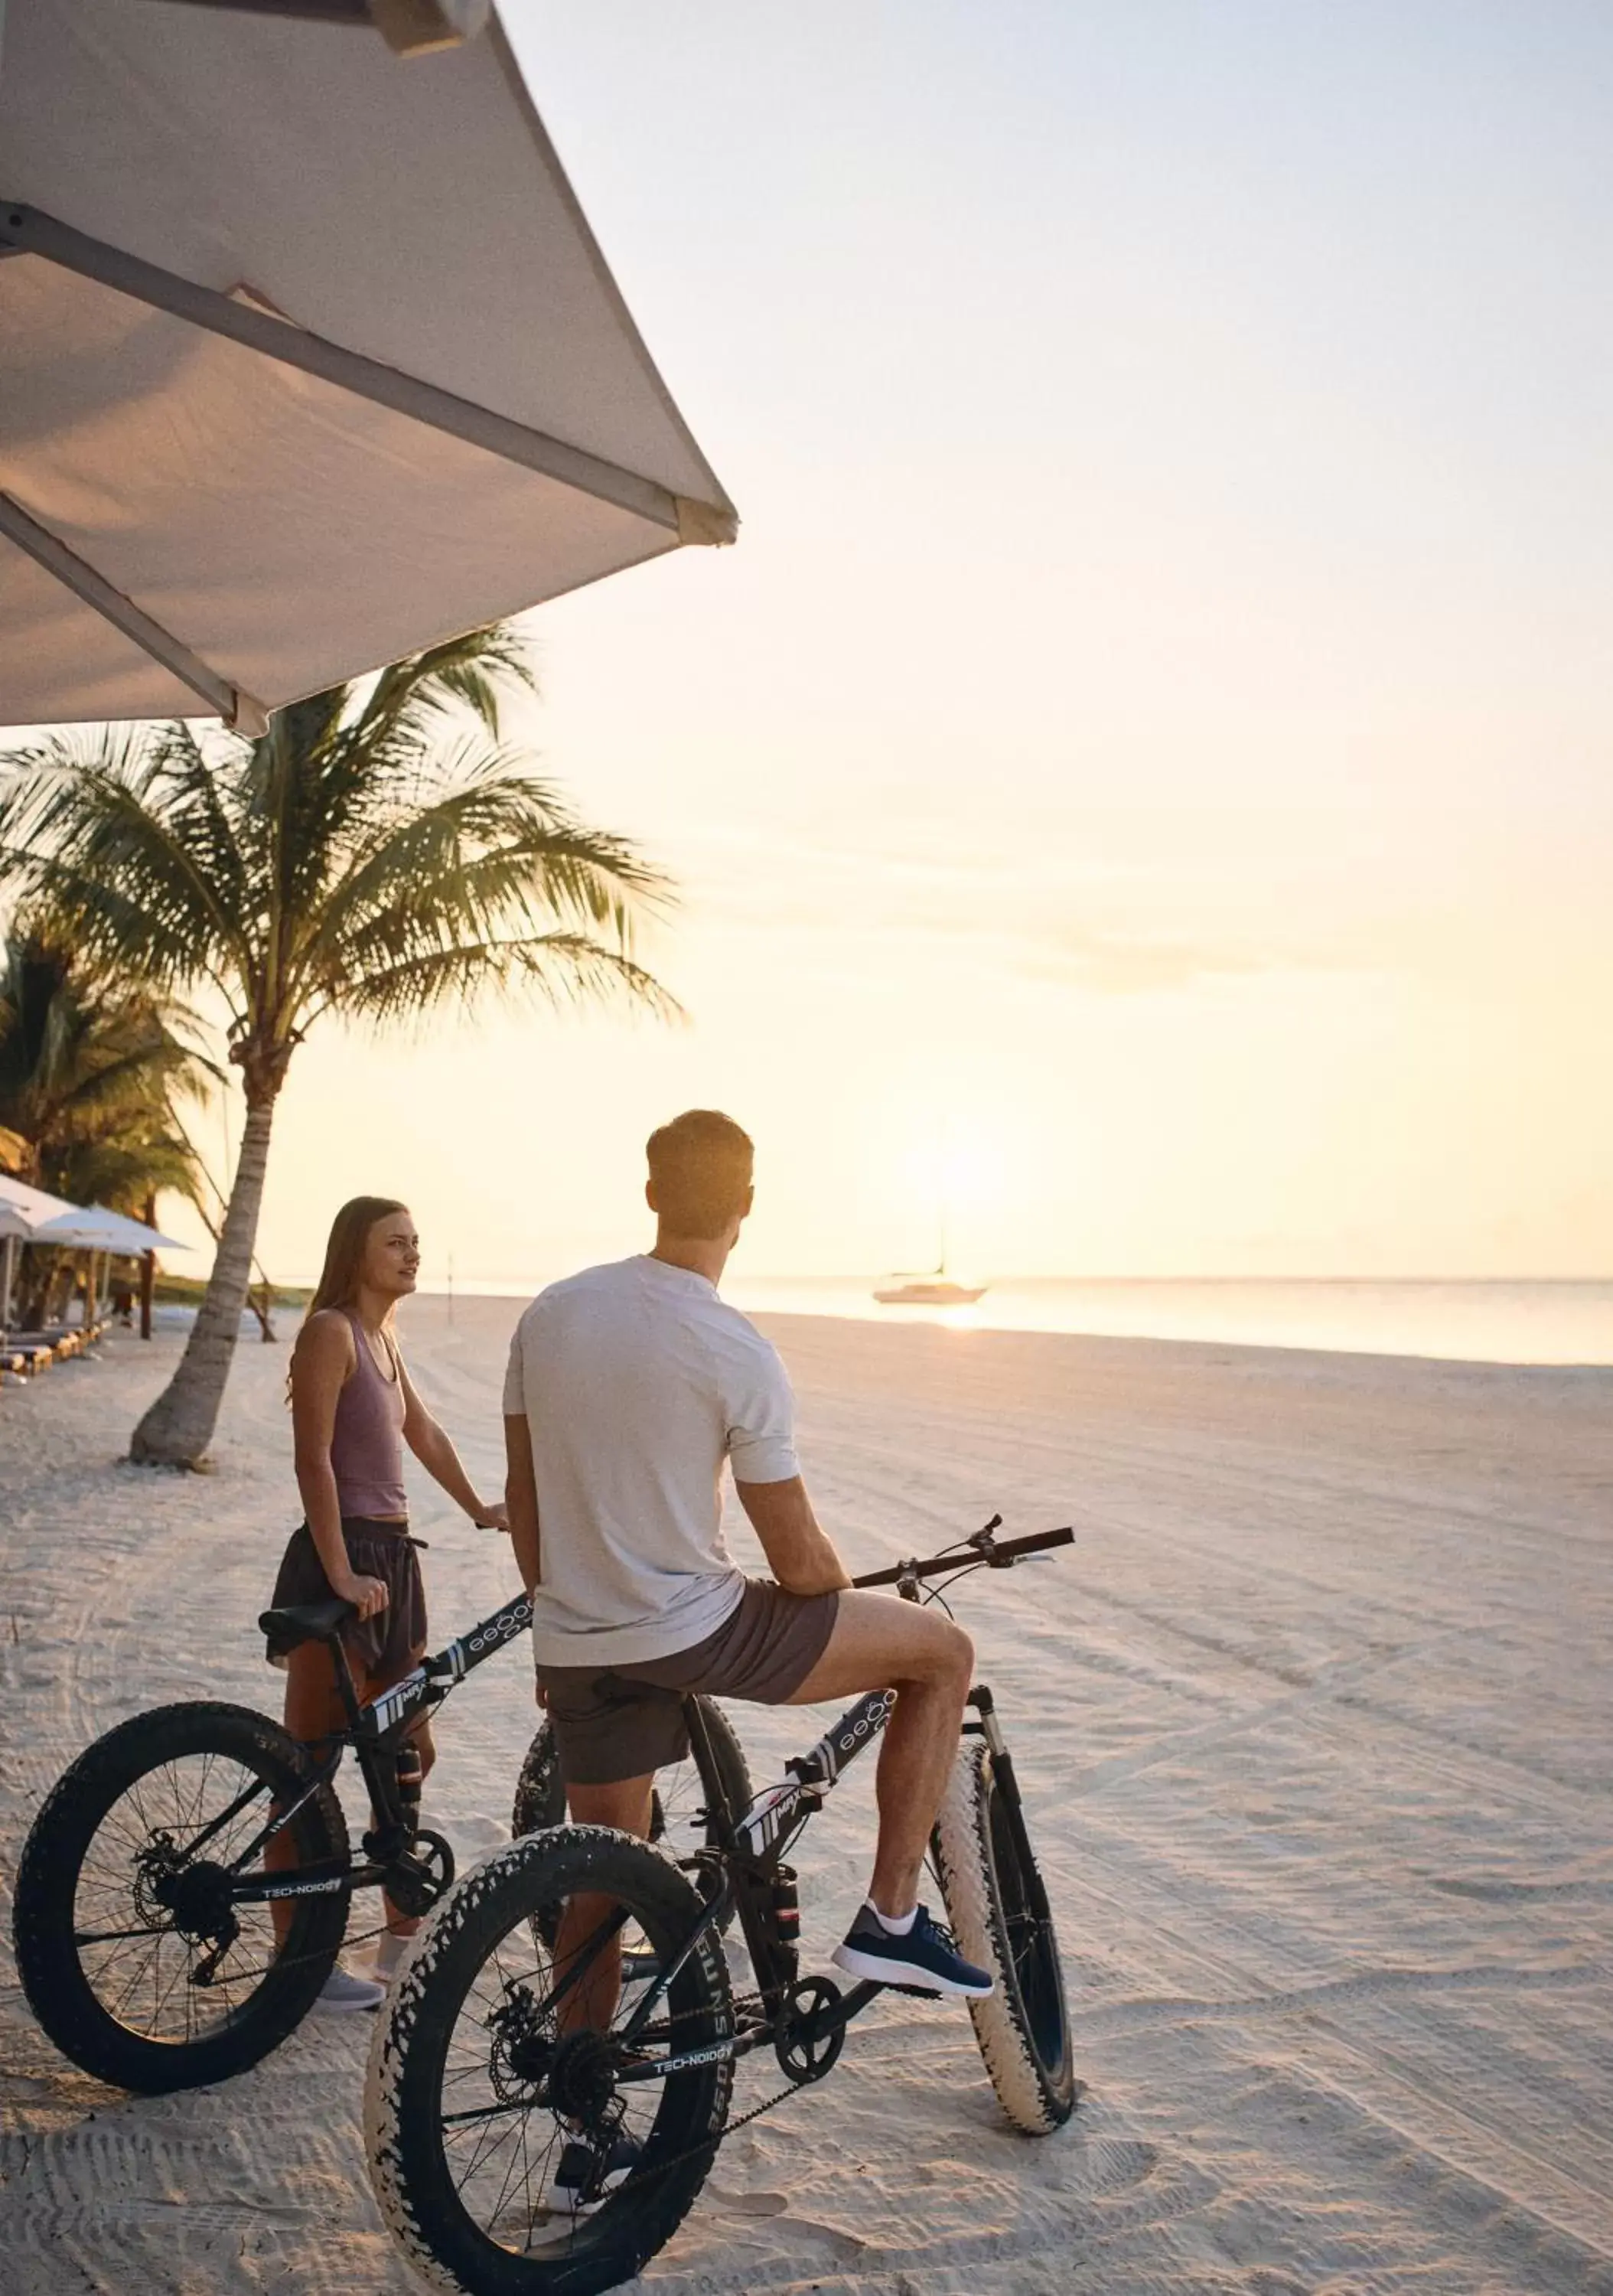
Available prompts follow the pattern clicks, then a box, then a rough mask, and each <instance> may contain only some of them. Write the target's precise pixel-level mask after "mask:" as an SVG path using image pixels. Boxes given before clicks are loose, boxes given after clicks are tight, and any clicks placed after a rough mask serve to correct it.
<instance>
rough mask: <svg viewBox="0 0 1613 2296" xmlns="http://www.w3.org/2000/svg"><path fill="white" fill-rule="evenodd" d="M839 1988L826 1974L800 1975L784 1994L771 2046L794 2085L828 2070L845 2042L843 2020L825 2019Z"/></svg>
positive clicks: (836, 2003)
mask: <svg viewBox="0 0 1613 2296" xmlns="http://www.w3.org/2000/svg"><path fill="white" fill-rule="evenodd" d="M840 1998H841V1996H840V1989H839V1986H838V1985H836V1984H835V1983H834V1982H833V1980H831V1979H830V1978H827V1977H803V1978H800V1979H799V1980H798V1981H797V1982H796V1983H795V1984H794V1985H792V1986H791V1987H790V1990H789V1992H788V1993H787V1994H786V1995H785V1997H784V2005H783V2007H782V2009H781V2010H780V2012H779V2016H778V2022H777V2024H776V2026H775V2027H774V2035H773V2046H774V2052H775V2053H776V2054H777V2057H778V2061H779V2065H780V2067H781V2069H782V2071H783V2073H784V2076H785V2078H786V2079H788V2080H790V2081H791V2082H792V2083H793V2084H794V2085H795V2087H797V2088H805V2087H806V2084H807V2083H808V2082H809V2081H819V2080H822V2079H823V2076H824V2074H825V2073H827V2072H832V2071H833V2070H834V2067H835V2065H836V2064H837V2063H838V2062H839V2054H840V2051H841V2050H842V2049H843V2048H844V2047H845V2046H846V2027H845V2023H844V2021H840V2022H839V2023H835V2024H831V2023H830V2022H829V2020H830V2019H831V2017H832V2016H833V2014H834V2012H835V2011H836V2010H837V2009H838V2008H839V2005H840Z"/></svg>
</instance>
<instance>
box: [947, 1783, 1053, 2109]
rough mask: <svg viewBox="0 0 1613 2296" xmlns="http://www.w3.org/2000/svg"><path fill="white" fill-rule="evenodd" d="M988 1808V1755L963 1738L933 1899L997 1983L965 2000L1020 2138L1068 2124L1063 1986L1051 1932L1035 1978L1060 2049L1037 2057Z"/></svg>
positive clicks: (991, 1788)
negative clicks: (1051, 2012) (978, 1997)
mask: <svg viewBox="0 0 1613 2296" xmlns="http://www.w3.org/2000/svg"><path fill="white" fill-rule="evenodd" d="M994 1800H995V1785H994V1783H993V1779H992V1773H991V1750H990V1748H989V1747H988V1746H987V1744H986V1743H985V1741H984V1740H983V1739H979V1738H968V1739H965V1740H964V1742H963V1743H962V1745H961V1746H960V1747H959V1749H958V1758H957V1760H956V1761H955V1762H954V1764H953V1767H952V1775H951V1777H950V1778H949V1779H948V1781H947V1785H946V1794H945V1796H944V1798H943V1800H942V1802H941V1808H940V1811H939V1814H938V1816H937V1819H936V1849H937V1852H938V1865H939V1867H940V1874H941V1893H942V1895H943V1897H944V1898H946V1915H947V1919H948V1920H949V1921H950V1922H951V1923H952V1927H953V1931H954V1935H955V1936H956V1938H957V1940H958V1946H959V1949H960V1951H961V1952H962V1954H963V1956H964V1957H965V1958H966V1959H967V1960H970V1961H972V1962H974V1963H976V1964H978V1965H979V1966H980V1967H982V1968H984V1969H988V1970H989V1971H990V1972H991V1974H992V1976H993V1977H994V1978H995V1980H996V1989H995V1992H993V1993H992V1994H991V1995H990V1996H989V1997H988V1998H987V1999H986V2000H984V2001H971V2002H970V2005H969V2013H970V2018H971V2019H972V2021H973V2023H974V2029H975V2039H976V2040H977V2041H978V2044H979V2048H980V2054H981V2056H982V2057H983V2058H984V2059H985V2060H986V2070H987V2072H988V2073H989V2074H990V2076H991V2085H992V2087H993V2088H994V2089H995V2091H996V2093H997V2102H998V2103H1000V2104H1001V2106H1002V2107H1003V2112H1005V2113H1006V2114H1007V2115H1008V2118H1009V2119H1010V2120H1011V2121H1012V2122H1013V2124H1014V2126H1015V2128H1020V2129H1023V2130H1024V2131H1025V2133H1026V2135H1027V2136H1047V2135H1048V2134H1049V2133H1050V2132H1051V2131H1052V2129H1054V2128H1059V2127H1060V2125H1061V2124H1062V2123H1063V2122H1064V2121H1066V2120H1069V2116H1070V2114H1071V2113H1072V2112H1074V2111H1075V2108H1076V2097H1077V2087H1076V2080H1075V2071H1074V2066H1073V2064H1072V2062H1071V2053H1070V2042H1069V2015H1068V2013H1067V2011H1066V2008H1065V2002H1064V1978H1063V1973H1062V1972H1061V1970H1060V1966H1059V1949H1058V1945H1057V1942H1056V1941H1055V1939H1054V1938H1053V1936H1052V1930H1051V1927H1050V1929H1049V1931H1048V1932H1047V1934H1046V1937H1045V1939H1044V1948H1043V1949H1044V1955H1045V1956H1046V1960H1045V1963H1044V1969H1043V1971H1042V1977H1043V1981H1044V1984H1045V1985H1046V1986H1048V1987H1049V1988H1050V1989H1051V2000H1052V2004H1053V2005H1056V2011H1057V2017H1056V2022H1057V2026H1058V2029H1059V2035H1060V2040H1059V2046H1058V2047H1057V2049H1056V2051H1055V2050H1052V2049H1049V2050H1047V2051H1046V2053H1045V2054H1044V2049H1043V2048H1039V2047H1038V2046H1037V2041H1036V2032H1035V2029H1034V2024H1033V2020H1032V2018H1031V2016H1030V2014H1029V2012H1028V2005H1027V2004H1026V2002H1025V2000H1024V1998H1023V1997H1022V1995H1021V1993H1020V1989H1019V1977H1018V1973H1017V1972H1016V1970H1015V1967H1014V1961H1013V1954H1012V1950H1011V1943H1010V1939H1009V1933H1008V1925H1007V1922H1006V1919H1005V1908H1004V1894H1005V1885H1006V1886H1007V1888H1008V1889H1010V1890H1012V1892H1013V1894H1014V1895H1015V1896H1016V1897H1017V1896H1019V1894H1020V1892H1019V1890H1018V1889H1017V1888H1016V1887H1015V1884H1016V1882H1018V1879H1019V1877H1018V1876H1017V1875H1012V1874H1003V1875H1000V1874H999V1870H998V1859H999V1857H1003V1858H1004V1859H1007V1858H1011V1857H1014V1856H1015V1852H1014V1849H1013V1845H1012V1842H1011V1839H1009V1837H1008V1836H1007V1834H1006V1832H1005V1830H1004V1829H1003V1826H1002V1825H1000V1824H999V1825H998V1826H996V1827H995V1828H994V1826H993V1824H992V1805H993V1802H994Z"/></svg>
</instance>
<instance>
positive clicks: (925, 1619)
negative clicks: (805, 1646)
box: [790, 1592, 975, 1921]
mask: <svg viewBox="0 0 1613 2296" xmlns="http://www.w3.org/2000/svg"><path fill="white" fill-rule="evenodd" d="M974 1655H975V1653H974V1644H972V1643H971V1642H970V1639H969V1636H967V1635H966V1634H965V1633H964V1632H963V1629H962V1627H958V1626H954V1624H953V1622H952V1621H951V1620H950V1619H945V1618H943V1617H942V1616H941V1615H940V1614H939V1612H938V1611H929V1610H921V1609H920V1608H919V1607H918V1605H917V1604H916V1603H903V1602H899V1601H896V1600H893V1599H892V1597H891V1596H890V1595H874V1594H869V1593H867V1592H864V1593H862V1594H856V1593H852V1592H847V1593H845V1594H842V1595H841V1596H840V1601H839V1610H838V1611H837V1612H836V1615H835V1622H834V1631H833V1633H832V1634H831V1636H830V1637H829V1641H828V1644H827V1646H826V1647H825V1649H824V1652H823V1656H822V1657H821V1658H820V1659H819V1661H818V1662H817V1664H816V1665H815V1667H814V1668H813V1669H812V1672H811V1673H810V1674H809V1675H808V1676H807V1677H806V1681H805V1682H803V1683H802V1685H801V1686H800V1688H799V1689H798V1691H797V1692H796V1693H795V1695H794V1696H793V1698H791V1699H790V1705H791V1706H811V1705H815V1704H816V1703H817V1702H820V1701H821V1700H823V1699H826V1698H850V1697H853V1696H855V1695H856V1693H857V1692H858V1691H859V1690H894V1691H895V1692H896V1693H897V1702H896V1707H895V1709H894V1710H893V1712H892V1714H891V1717H890V1719H889V1721H888V1723H887V1724H886V1726H885V1743H884V1744H883V1745H882V1746H881V1747H880V1771H879V1780H878V1785H877V1792H878V1798H879V1806H880V1841H879V1848H878V1850H877V1851H876V1853H875V1857H874V1866H873V1880H872V1882H871V1883H870V1885H869V1891H868V1894H869V1897H870V1898H872V1901H873V1904H874V1906H875V1907H876V1908H877V1909H878V1910H879V1912H880V1913H881V1914H883V1915H887V1916H888V1917H889V1918H890V1919H892V1920H897V1921H899V1920H901V1919H902V1918H903V1917H904V1916H905V1915H908V1914H910V1913H911V1912H912V1911H913V1907H914V1906H915V1905H916V1904H917V1903H918V1898H919V1875H920V1874H921V1871H922V1869H923V1865H924V1852H925V1850H926V1849H928V1848H929V1835H930V1829H931V1827H932V1826H933V1825H934V1824H935V1820H936V1812H937V1811H938V1809H939V1808H940V1807H941V1796H942V1795H943V1794H944V1793H945V1792H946V1781H947V1779H948V1777H949V1776H950V1775H951V1774H952V1766H953V1763H954V1759H956V1756H957V1751H958V1734H959V1730H960V1728H961V1727H962V1720H963V1701H964V1699H965V1697H966V1696H967V1695H968V1692H969V1684H970V1672H971V1670H972V1669H973V1666H974Z"/></svg>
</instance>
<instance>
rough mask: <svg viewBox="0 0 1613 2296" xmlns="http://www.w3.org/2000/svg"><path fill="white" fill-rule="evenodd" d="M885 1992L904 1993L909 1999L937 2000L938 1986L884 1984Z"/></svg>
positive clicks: (938, 1997)
mask: <svg viewBox="0 0 1613 2296" xmlns="http://www.w3.org/2000/svg"><path fill="white" fill-rule="evenodd" d="M883 1990H884V1991H885V1992H887V1993H905V1994H906V1996H907V1997H908V1999H909V2000H910V2001H938V2000H939V1999H940V1998H941V1993H940V1988H939V1987H938V1986H935V1985H886V1986H884V1987H883Z"/></svg>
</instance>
